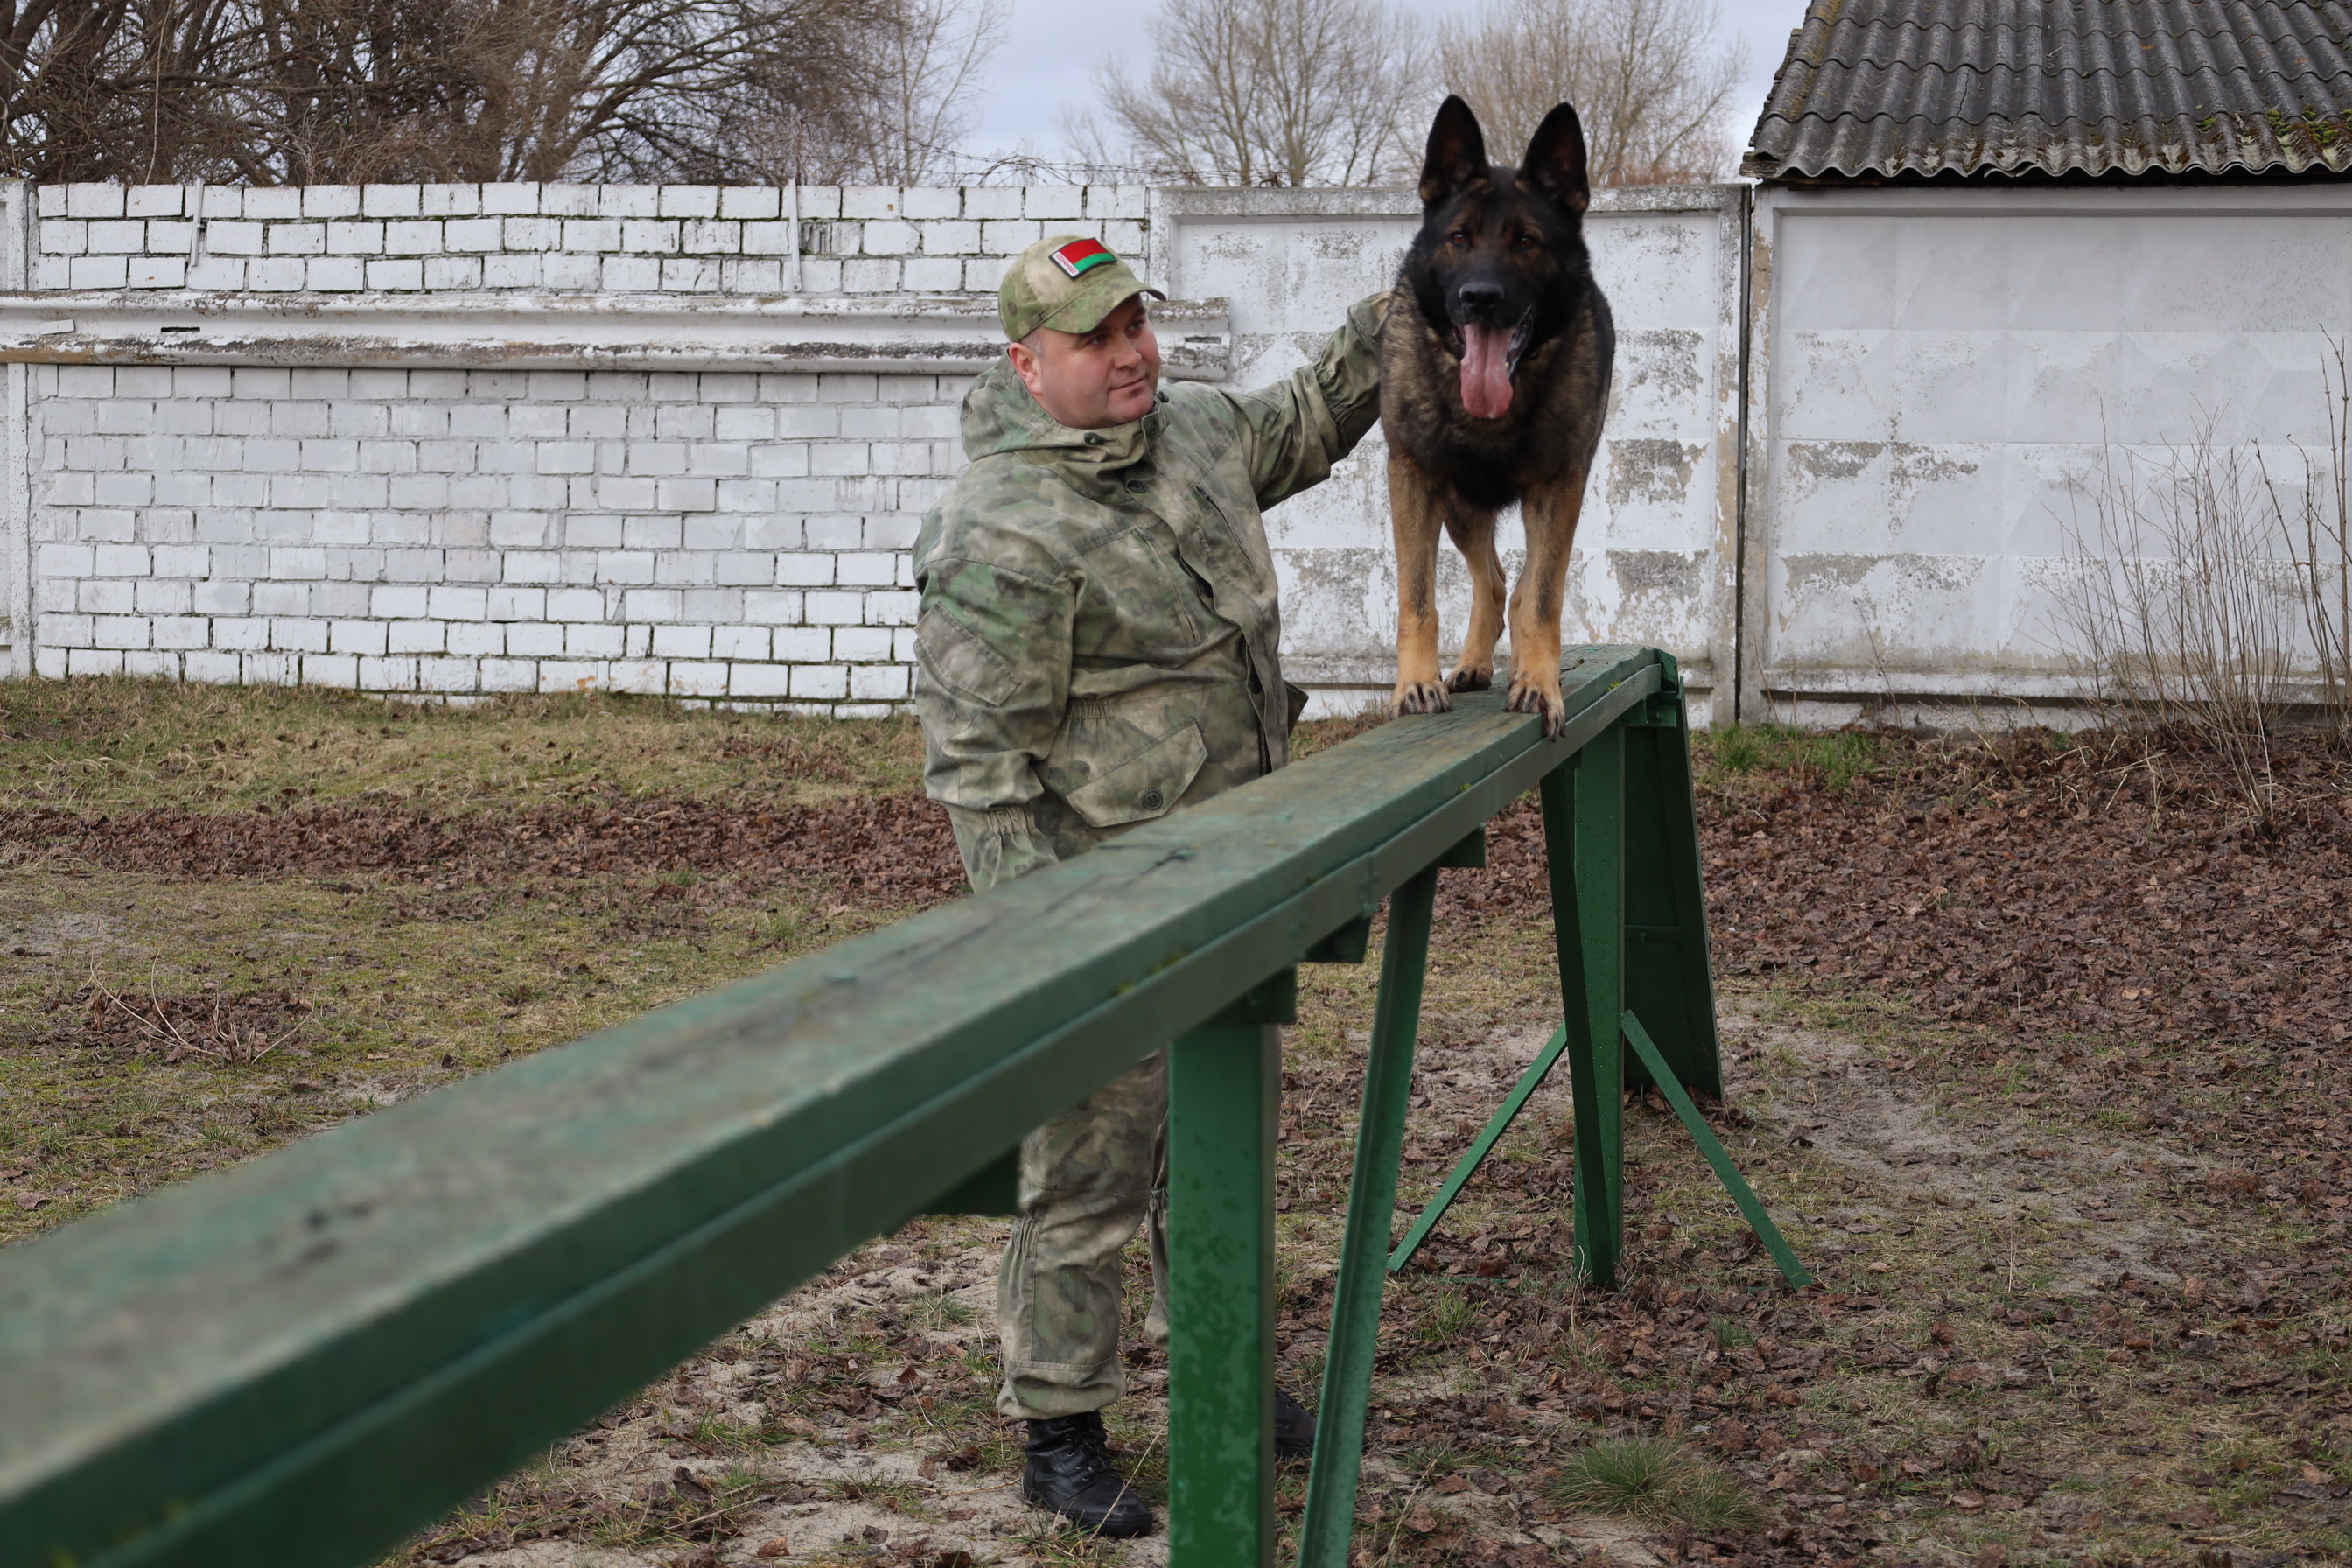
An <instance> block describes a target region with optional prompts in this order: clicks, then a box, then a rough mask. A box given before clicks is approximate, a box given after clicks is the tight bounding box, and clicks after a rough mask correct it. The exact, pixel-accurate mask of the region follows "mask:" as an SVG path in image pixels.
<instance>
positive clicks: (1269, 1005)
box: [1168, 970, 1297, 1568]
mask: <svg viewBox="0 0 2352 1568" xmlns="http://www.w3.org/2000/svg"><path fill="white" fill-rule="evenodd" d="M1296 985H1297V981H1296V973H1295V972H1294V971H1290V970H1285V971H1284V972H1283V973H1281V974H1280V975H1279V976H1277V977H1276V980H1275V981H1273V982H1269V983H1268V984H1266V985H1263V986H1260V987H1259V988H1258V989H1257V990H1256V991H1255V992H1252V993H1251V994H1249V995H1248V996H1245V997H1244V998H1243V999H1242V1000H1241V1001H1240V1002H1238V1003H1236V1004H1235V1005H1234V1006H1232V1007H1229V1008H1227V1009H1226V1010H1225V1011H1224V1012H1223V1014H1220V1015H1219V1016H1218V1017H1217V1018H1216V1019H1215V1020H1213V1022H1211V1023H1208V1024H1205V1025H1203V1026H1201V1027H1200V1028H1197V1029H1192V1030H1188V1031H1187V1032H1186V1033H1184V1034H1182V1035H1180V1036H1178V1037H1176V1040H1175V1042H1174V1044H1173V1045H1171V1047H1170V1048H1169V1052H1168V1276H1169V1278H1168V1548H1169V1560H1170V1562H1171V1563H1173V1564H1175V1565H1176V1568H1225V1565H1227V1564H1232V1565H1234V1568H1244V1565H1255V1568H1266V1565H1269V1564H1271V1563H1273V1561H1274V1150H1275V1137H1276V1129H1277V1127H1278V1125H1279V1123H1280V1120H1281V1110H1282V1031H1281V1030H1280V1029H1279V1028H1277V1027H1276V1025H1277V1024H1282V1023H1287V1022H1290V1021H1291V1020H1292V1018H1293V1017H1294V1016H1296V1012H1297V1001H1296V998H1297V989H1296Z"/></svg>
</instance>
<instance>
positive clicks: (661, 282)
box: [31, 184, 1150, 295]
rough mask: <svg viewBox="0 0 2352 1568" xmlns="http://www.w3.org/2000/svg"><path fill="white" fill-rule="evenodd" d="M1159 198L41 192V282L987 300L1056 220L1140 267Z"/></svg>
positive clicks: (713, 190) (1061, 189) (981, 192)
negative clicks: (980, 296) (983, 296)
mask: <svg viewBox="0 0 2352 1568" xmlns="http://www.w3.org/2000/svg"><path fill="white" fill-rule="evenodd" d="M1149 207H1150V192H1149V191H1148V190H1147V189H1145V188H1144V187H1143V186H1140V185H1083V186H1081V185H1032V186H1027V187H1019V186H1006V187H1001V188H987V189H975V190H922V189H912V190H909V189H901V188H898V187H893V186H853V187H850V188H847V189H844V188H842V187H839V186H833V185H803V186H802V187H801V189H800V192H799V217H798V220H797V223H795V220H794V219H793V216H792V214H793V193H791V192H790V191H788V190H780V189H773V188H765V187H762V188H749V187H720V186H714V185H552V184H509V185H310V186H306V187H302V188H300V189H292V188H273V189H262V190H246V189H242V188H239V187H236V186H228V185H207V186H204V187H202V188H201V190H199V189H198V188H197V187H194V186H183V185H132V186H129V187H127V188H126V187H124V186H121V185H46V186H43V187H41V188H40V190H39V192H38V195H37V210H38V217H37V226H36V232H35V235H34V239H33V277H32V279H31V281H32V286H33V287H34V288H36V289H196V290H236V291H246V292H253V293H296V292H310V293H326V294H349V293H357V292H362V291H365V292H374V293H441V292H450V291H466V292H474V291H484V290H487V291H496V292H534V293H537V292H553V293H645V292H658V293H674V294H688V295H776V294H783V293H787V292H792V293H804V294H813V295H828V294H895V293H916V294H953V293H983V292H992V291H993V290H994V289H995V288H996V285H997V281H998V279H1000V278H1001V277H1002V276H1003V268H1004V258H1006V257H1009V256H1013V255H1016V254H1018V253H1019V252H1020V251H1021V249H1022V248H1023V247H1025V246H1027V245H1029V244H1030V243H1031V242H1032V241H1034V240H1036V239H1038V238H1040V237H1043V236H1044V235H1045V232H1046V226H1047V225H1048V224H1054V225H1059V226H1067V227H1069V228H1071V229H1072V230H1073V231H1080V232H1086V233H1089V234H1094V235H1097V236H1098V237H1100V238H1101V239H1102V240H1103V242H1104V243H1105V244H1107V245H1108V246H1110V247H1111V248H1112V249H1114V250H1117V251H1119V252H1120V253H1121V254H1123V255H1139V254H1141V253H1142V251H1143V250H1144V248H1145V222H1146V219H1147V216H1148V213H1149ZM796 227H797V229H798V231H799V235H800V239H801V244H800V247H799V255H798V256H797V258H795V254H794V247H793V235H794V231H795V228H796ZM796 260H797V266H796V265H795V262H796Z"/></svg>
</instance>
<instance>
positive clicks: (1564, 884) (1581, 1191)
mask: <svg viewBox="0 0 2352 1568" xmlns="http://www.w3.org/2000/svg"><path fill="white" fill-rule="evenodd" d="M1538 795H1539V797H1540V799H1541V801H1542V804H1543V820H1544V852H1545V855H1546V857H1547V858H1548V859H1549V863H1550V872H1551V906H1552V941H1553V945H1554V948H1555V950H1556V952H1557V954H1558V957H1559V996H1560V1006H1561V1011H1562V1013H1563V1015H1564V1021H1565V1024H1566V1026H1567V1029H1568V1072H1569V1081H1570V1086H1571V1087H1572V1089H1573V1091H1574V1093H1575V1097H1576V1266H1577V1268H1578V1271H1579V1272H1580V1273H1581V1274H1582V1275H1583V1276H1584V1277H1585V1278H1586V1279H1589V1280H1591V1282H1592V1283H1594V1284H1596V1285H1601V1286H1610V1285H1614V1284H1615V1283H1616V1282H1617V1259H1618V1257H1619V1254H1620V1252H1621V1251H1622V1246H1623V1240H1624V1196H1623V1193H1624V1155H1623V1116H1624V1095H1623V1083H1624V1059H1625V1058H1624V1050H1623V1047H1622V1046H1621V1045H1620V1044H1619V1043H1618V1025H1617V1016H1618V1015H1619V1014H1620V1013H1622V1011H1623V1010H1624V1002H1623V976H1624V956H1625V848H1624V816H1625V731H1624V729H1623V727H1622V726H1620V725H1612V726H1611V727H1610V728H1609V729H1607V730H1605V731H1602V732H1601V734H1599V735H1598V736H1595V737H1594V738H1593V740H1592V742H1591V744H1589V745H1587V746H1586V747H1585V748H1584V750H1583V751H1582V752H1580V753H1578V756H1577V759H1576V762H1575V763H1574V764H1573V765H1572V766H1570V767H1566V768H1560V769H1556V770H1554V771H1553V772H1552V773H1549V774H1548V775H1546V777H1545V778H1544V781H1543V783H1542V784H1541V785H1540V786H1539V788H1538Z"/></svg>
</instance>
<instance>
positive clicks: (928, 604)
mask: <svg viewBox="0 0 2352 1568" xmlns="http://www.w3.org/2000/svg"><path fill="white" fill-rule="evenodd" d="M1387 303H1388V301H1387V297H1386V296H1385V295H1382V296H1376V297H1375V298H1373V299H1370V300H1362V301H1360V302H1359V303H1358V304H1357V305H1355V306H1354V307H1353V308H1352V309H1351V310H1349V312H1348V320H1347V322H1346V324H1345V325H1343V326H1342V327H1341V328H1340V329H1339V331H1337V332H1335V333H1334V334H1332V337H1331V341H1330V342H1329V344H1328V346H1327V347H1326V348H1325V349H1324V352H1323V356H1322V358H1321V359H1319V360H1318V361H1317V362H1316V363H1314V364H1313V365H1311V366H1308V367H1307V368H1306V369H1304V370H1301V371H1299V372H1297V374H1293V375H1292V376H1291V377H1290V378H1289V379H1288V380H1286V381H1284V382H1281V383H1278V384H1276V385H1274V386H1270V387H1266V388H1265V389H1263V390H1261V391H1258V392H1252V393H1243V394H1234V393H1229V392H1222V391H1218V390H1215V389H1213V388H1211V387H1206V386H1201V385H1194V384H1178V385H1176V386H1173V387H1171V388H1168V389H1166V390H1163V391H1162V392H1161V393H1160V402H1159V405H1158V406H1157V407H1156V408H1155V409H1154V410H1153V412H1152V413H1151V414H1150V415H1149V416H1146V417H1144V418H1142V419H1139V420H1137V421H1136V422H1134V423H1133V424H1129V425H1120V426H1113V427H1112V428H1110V429H1108V430H1073V429H1071V428H1069V427H1068V426H1064V425H1061V424H1059V423H1057V422H1055V420H1054V419H1053V418H1052V417H1050V416H1048V415H1047V414H1046V413H1045V410H1044V409H1042V408H1040V407H1039V406H1038V405H1037V402H1036V400H1035V399H1034V398H1033V397H1031V396H1030V395H1029V391H1028V389H1027V388H1026V387H1024V386H1023V385H1022V384H1021V380H1020V378H1019V377H1018V376H1017V375H1015V374H1013V369H1012V366H1011V364H1010V363H1009V362H1006V361H999V362H998V363H997V364H996V365H995V366H994V368H992V369H991V370H990V371H989V372H988V373H987V374H984V375H982V377H981V378H980V380H979V382H978V384H975V385H974V386H973V387H972V389H971V392H970V393H969V394H968V395H966V396H965V398H964V402H963V445H964V451H965V454H966V455H967V456H968V457H970V458H971V466H970V467H969V468H966V469H965V470H964V471H963V473H962V475H961V477H960V478H959V479H957V480H956V483H955V488H954V489H951V490H950V491H949V493H948V495H947V497H946V499H945V500H943V501H941V503H940V506H939V508H938V510H935V511H933V512H932V513H931V514H930V515H929V516H928V517H926V518H925V519H924V520H923V528H922V532H921V534H920V535H919V537H918V538H917V540H916V542H915V581H916V584H917V585H918V586H919V588H920V589H921V590H922V610H921V618H920V621H919V628H918V632H917V676H916V687H915V706H916V710H917V711H918V712H919V714H920V716H921V718H922V724H923V738H924V742H925V746H926V760H925V763H924V770H923V778H924V784H925V786H926V787H927V788H928V790H929V793H930V795H931V798H932V799H934V800H937V801H939V802H940V803H941V804H943V805H946V807H947V808H948V815H949V816H950V818H951V819H952V820H953V822H954V824H955V834H956V843H957V845H958V847H960V848H961V850H962V852H963V862H964V869H965V870H966V871H967V872H968V873H969V874H970V876H971V882H972V886H973V887H975V888H986V887H989V886H991V885H992V884H994V883H996V882H999V881H1003V880H1004V879H1007V878H1011V877H1017V876H1019V875H1021V874H1022V873H1023V872H1024V871H1029V870H1033V869H1034V868H1036V867H1038V866H1041V865H1045V864H1048V863H1050V862H1052V861H1055V860H1060V859H1066V858H1068V857H1070V856H1072V855H1075V854H1077V853H1079V852H1081V851H1083V850H1086V849H1088V848H1090V847H1093V846H1094V845H1096V844H1097V843H1099V842H1100V841H1101V840H1103V839H1104V838H1107V837H1110V836H1112V835H1113V834H1116V833H1118V832H1119V831H1120V830H1122V829H1124V828H1126V827H1129V826H1132V825H1134V824H1136V823H1139V822H1145V821H1149V820H1150V819H1151V818H1153V817H1157V816H1163V815H1165V814H1166V813H1168V812H1170V811H1172V810H1174V809H1175V808H1176V807H1177V806H1179V805H1192V804H1193V803H1195V802H1198V801H1202V800H1205V799H1206V798H1208V797H1209V796H1210V795H1215V794H1217V793H1218V792H1220V791H1222V790H1225V789H1230V788H1231V787H1233V786H1234V784H1241V783H1244V782H1245V781H1247V780H1249V779H1253V778H1255V777H1257V776H1258V775H1259V774H1260V773H1264V772H1265V771H1267V770H1268V769H1270V768H1276V767H1280V766H1281V765H1282V764H1283V763H1285V762H1286V760H1287V758H1288V753H1289V733H1290V725H1291V722H1292V721H1293V719H1294V717H1295V714H1294V712H1293V710H1292V708H1291V700H1290V697H1289V690H1290V689H1288V688H1286V686H1285V685H1284V682H1283V679H1282V661H1281V658H1280V655H1279V651H1278V645H1279V643H1280V640H1281V616H1280V612H1279V609H1278V607H1277V605H1276V595H1275V577H1274V561H1273V557H1272V556H1271V555H1270V554H1269V553H1268V552H1267V550H1266V542H1265V525H1264V523H1263V521H1261V519H1260V518H1259V515H1258V510H1259V509H1260V508H1261V507H1267V506H1272V505H1273V504H1274V503H1275V502H1276V501H1278V500H1282V499H1283V498H1284V497H1286V496H1289V495H1294V494H1296V493H1297V492H1298V491H1300V490H1303V489H1307V487H1308V486H1310V485H1313V484H1316V483H1317V482H1318V481H1319V480H1321V479H1323V478H1324V477H1325V476H1326V475H1327V474H1328V473H1329V472H1330V471H1331V465H1332V464H1333V463H1335V462H1337V461H1338V460H1339V458H1343V457H1345V456H1347V454H1348V452H1349V449H1350V448H1352V447H1354V446H1355V444H1356V443H1357V441H1358V440H1359V439H1360V438H1361V437H1362V436H1363V434H1364V432H1365V431H1366V430H1368V429H1370V427H1371V425H1372V421H1373V419H1374V418H1375V417H1376V416H1377V415H1378V413H1379V398H1380V343H1379V339H1380V330H1381V320H1382V318H1383V317H1384V315H1385V314H1386V307H1387Z"/></svg>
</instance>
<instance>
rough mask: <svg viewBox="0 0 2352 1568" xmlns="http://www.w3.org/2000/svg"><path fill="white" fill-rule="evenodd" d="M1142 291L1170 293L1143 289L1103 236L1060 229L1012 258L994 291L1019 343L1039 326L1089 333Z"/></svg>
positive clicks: (1009, 333) (1007, 331) (1009, 334)
mask: <svg viewBox="0 0 2352 1568" xmlns="http://www.w3.org/2000/svg"><path fill="white" fill-rule="evenodd" d="M1138 294H1149V295H1150V296H1151V297H1152V298H1153V299H1155V300H1165V299H1166V298H1168V296H1167V295H1165V294H1162V293H1161V292H1160V290H1159V289H1147V288H1145V287H1144V286H1143V283H1142V281H1141V280H1140V279H1138V278H1137V277H1136V276H1135V274H1134V273H1132V272H1129V270H1128V269H1127V263H1126V262H1124V261H1121V260H1120V259H1119V258H1118V257H1116V256H1114V255H1112V254H1111V252H1110V249H1109V247H1107V246H1105V245H1104V244H1103V243H1102V241H1100V240H1098V239H1088V238H1087V237H1085V236H1084V235H1077V234H1057V235H1054V236H1052V237H1049V238H1045V239H1041V240H1039V241H1038V242H1037V243H1036V244H1034V245H1033V246H1031V247H1029V248H1028V249H1026V250H1024V251H1023V252H1022V253H1021V254H1020V255H1019V256H1017V257H1015V258H1013V265H1012V266H1011V267H1009V268H1006V269H1005V273H1004V281H1003V284H1002V285H1001V286H999V288H998V289H997V290H996V314H997V319H998V320H999V321H1003V323H1004V335H1005V337H1006V338H1007V339H1008V340H1011V341H1013V342H1019V341H1020V340H1021V339H1023V338H1025V337H1027V336H1028V335H1029V334H1030V333H1031V332H1034V331H1036V330H1037V329H1038V328H1040V327H1051V328H1053V329H1054V330H1055V331H1061V332H1091V331H1094V330H1095V328H1097V327H1098V326H1100V325H1101V324H1102V319H1103V318H1104V317H1105V316H1108V315H1109V314H1110V313H1111V312H1112V311H1113V310H1118V308H1119V307H1120V306H1121V305H1124V304H1126V303H1127V302H1128V301H1129V300H1132V299H1134V298H1135V297H1136V296H1137V295H1138Z"/></svg>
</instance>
